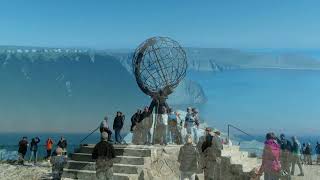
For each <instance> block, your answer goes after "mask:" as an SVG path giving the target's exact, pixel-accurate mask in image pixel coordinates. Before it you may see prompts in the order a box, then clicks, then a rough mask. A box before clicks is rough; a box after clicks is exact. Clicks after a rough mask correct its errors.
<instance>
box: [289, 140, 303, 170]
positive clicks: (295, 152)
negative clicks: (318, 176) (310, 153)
mask: <svg viewBox="0 0 320 180" xmlns="http://www.w3.org/2000/svg"><path fill="white" fill-rule="evenodd" d="M300 146H301V145H300V142H299V141H298V139H297V137H295V136H293V137H292V156H291V157H292V167H291V175H292V176H293V175H294V170H295V166H296V164H298V167H299V169H300V174H299V175H298V176H304V173H303V169H302V166H301V161H300V155H301V154H300V149H301V147H300Z"/></svg>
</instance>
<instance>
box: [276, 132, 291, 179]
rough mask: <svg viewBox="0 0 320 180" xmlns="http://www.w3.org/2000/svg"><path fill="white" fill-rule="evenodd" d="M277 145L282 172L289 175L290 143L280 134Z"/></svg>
mask: <svg viewBox="0 0 320 180" xmlns="http://www.w3.org/2000/svg"><path fill="white" fill-rule="evenodd" d="M279 144H280V148H281V155H280V161H281V167H282V170H283V171H285V172H286V173H287V174H289V175H290V165H291V161H290V159H291V151H292V145H291V142H290V141H289V140H287V139H286V138H285V135H284V134H281V135H280V141H279Z"/></svg>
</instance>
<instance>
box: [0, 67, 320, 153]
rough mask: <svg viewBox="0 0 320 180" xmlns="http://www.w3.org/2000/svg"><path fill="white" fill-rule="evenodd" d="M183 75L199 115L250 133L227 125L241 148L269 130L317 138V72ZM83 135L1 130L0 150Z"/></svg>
mask: <svg viewBox="0 0 320 180" xmlns="http://www.w3.org/2000/svg"><path fill="white" fill-rule="evenodd" d="M188 77H189V78H190V79H192V80H194V81H197V82H198V83H200V85H201V86H202V87H203V90H204V91H205V94H206V96H207V99H208V101H207V103H206V104H203V105H200V106H198V108H199V109H200V117H201V119H202V120H204V121H206V122H207V123H208V124H209V125H210V126H212V127H216V128H218V129H221V130H222V131H223V132H225V133H226V132H227V125H228V124H232V125H234V126H237V127H239V128H240V129H242V130H244V131H246V132H247V133H249V134H251V135H252V136H250V137H249V136H246V135H243V134H241V133H239V132H238V131H236V130H235V129H230V134H231V137H233V139H234V142H235V143H234V144H237V143H239V142H240V145H241V147H242V148H243V149H255V150H257V149H258V151H260V152H261V149H262V148H263V141H264V136H265V134H266V133H267V132H270V131H272V132H275V133H276V134H278V135H279V134H280V133H285V134H286V135H287V136H288V137H291V136H293V135H295V136H298V138H299V139H300V142H301V143H303V142H310V143H312V145H313V147H315V143H316V142H317V141H320V136H319V132H320V122H319V118H320V109H319V107H320V71H310V70H280V69H250V70H230V71H224V72H218V73H213V72H189V73H188ZM89 131H90V130H88V133H89ZM86 134H87V133H81V134H61V133H51V134H49V133H40V134H37V133H29V134H24V133H2V134H0V149H2V150H0V151H4V150H3V149H6V151H8V152H12V151H16V150H17V148H18V147H17V144H18V141H19V139H20V138H21V137H22V136H28V137H29V140H31V138H32V137H35V136H40V138H41V139H42V142H41V144H42V145H43V146H42V148H43V149H42V150H41V148H40V153H41V155H45V150H44V142H45V140H46V138H48V137H52V138H54V140H55V142H56V143H57V142H58V140H59V138H60V136H61V135H63V136H65V137H66V138H67V139H68V142H69V144H70V146H69V152H72V151H73V150H74V148H76V147H78V144H79V143H80V140H81V139H82V138H83V137H85V136H86ZM98 140H99V134H94V135H93V136H91V137H89V139H88V140H87V141H86V142H85V143H96V142H97V141H98ZM0 154H1V153H0ZM6 154H8V153H6Z"/></svg>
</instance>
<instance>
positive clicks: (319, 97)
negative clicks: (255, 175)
mask: <svg viewBox="0 0 320 180" xmlns="http://www.w3.org/2000/svg"><path fill="white" fill-rule="evenodd" d="M188 76H189V78H191V79H193V80H195V81H197V82H199V83H200V84H201V86H202V87H203V89H204V91H205V94H206V95H207V98H208V102H207V103H206V104H204V105H202V106H200V110H201V117H202V118H203V119H204V120H206V121H207V122H208V123H209V124H210V125H212V126H215V127H218V128H219V129H222V130H224V131H226V130H227V124H232V125H235V126H238V127H239V128H241V129H243V130H246V131H248V132H250V133H251V134H265V133H266V132H269V131H274V132H276V133H286V134H287V133H289V134H293V135H310V134H312V135H314V134H318V133H319V132H320V122H319V118H320V109H319V107H320V71H308V70H280V69H265V70H261V69H250V70H232V71H224V72H218V73H212V72H200V73H199V72H190V73H189V74H188Z"/></svg>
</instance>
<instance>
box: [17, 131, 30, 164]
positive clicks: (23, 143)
mask: <svg viewBox="0 0 320 180" xmlns="http://www.w3.org/2000/svg"><path fill="white" fill-rule="evenodd" d="M28 145H29V144H28V138H27V137H23V138H22V139H21V140H20V141H19V150H18V153H19V160H18V163H19V164H22V165H23V164H24V157H25V155H26V154H27V151H28Z"/></svg>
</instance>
